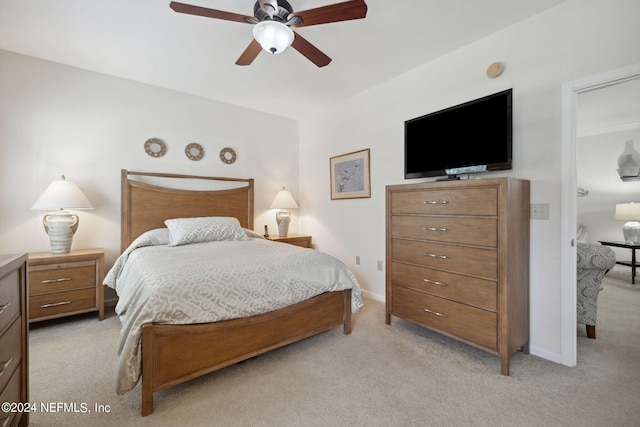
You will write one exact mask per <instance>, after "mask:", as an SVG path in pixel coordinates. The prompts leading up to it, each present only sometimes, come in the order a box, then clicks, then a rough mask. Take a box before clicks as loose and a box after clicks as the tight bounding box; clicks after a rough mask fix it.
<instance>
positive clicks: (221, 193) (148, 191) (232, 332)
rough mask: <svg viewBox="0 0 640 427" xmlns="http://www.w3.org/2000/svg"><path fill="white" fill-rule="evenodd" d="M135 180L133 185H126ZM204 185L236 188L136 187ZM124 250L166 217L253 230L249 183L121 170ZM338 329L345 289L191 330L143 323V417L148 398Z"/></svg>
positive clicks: (347, 298)
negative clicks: (213, 220) (227, 222)
mask: <svg viewBox="0 0 640 427" xmlns="http://www.w3.org/2000/svg"><path fill="white" fill-rule="evenodd" d="M130 176H137V177H139V179H132V178H130ZM144 177H151V179H153V180H158V179H159V180H161V181H164V180H165V178H166V179H168V180H167V181H171V180H174V179H177V180H200V181H202V180H210V181H216V182H227V183H228V182H231V183H235V184H238V185H241V186H240V187H239V188H233V189H225V190H183V189H176V188H167V187H164V186H159V185H156V184H150V183H145V182H141V180H140V179H142V180H144V179H145V178H144ZM121 179H122V218H121V220H122V224H121V225H122V235H121V247H122V251H124V250H125V249H126V248H127V247H128V246H129V244H130V243H131V242H132V241H133V240H134V239H135V238H136V237H138V236H139V235H141V234H142V233H144V232H145V231H148V230H151V229H154V228H162V227H164V220H165V219H169V218H183V217H199V216H233V217H236V218H238V220H239V221H240V224H241V225H242V227H245V228H248V229H253V179H238V178H219V177H203V176H195V175H176V174H165V173H145V172H131V171H127V170H126V169H123V170H122V171H121ZM340 325H342V326H343V328H344V329H343V330H344V333H345V334H350V333H351V290H350V289H349V290H345V291H340V292H326V293H323V294H321V295H318V296H316V297H314V298H312V299H310V300H307V301H304V302H301V303H299V304H295V305H293V306H290V307H285V308H282V309H280V310H276V311H273V312H270V313H265V314H261V315H257V316H252V317H247V318H241V319H234V320H228V321H223V322H216V323H206V324H196V325H168V324H155V323H147V324H145V325H143V326H142V415H143V416H145V415H149V414H151V413H152V412H153V393H154V392H156V391H159V390H163V389H165V388H168V387H171V386H174V385H177V384H180V383H183V382H185V381H188V380H190V379H193V378H196V377H199V376H201V375H204V374H207V373H210V372H213V371H215V370H218V369H221V368H224V367H226V366H229V365H232V364H234V363H237V362H240V361H243V360H246V359H249V358H251V357H255V356H257V355H259V354H262V353H265V352H267V351H270V350H273V349H276V348H279V347H283V346H285V345H288V344H291V343H293V342H296V341H300V340H302V339H305V338H308V337H310V336H313V335H316V334H319V333H321V332H325V331H327V330H330V329H333V328H335V327H336V326H340Z"/></svg>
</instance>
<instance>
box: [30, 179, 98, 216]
mask: <svg viewBox="0 0 640 427" xmlns="http://www.w3.org/2000/svg"><path fill="white" fill-rule="evenodd" d="M31 209H33V210H44V211H50V210H55V209H73V210H80V209H93V205H92V204H91V202H89V200H88V199H87V198H86V197H85V195H84V194H82V191H80V188H78V186H77V185H76V184H74V183H73V182H70V181H67V180H65V178H64V175H63V176H62V179H60V180H56V181H53V182H52V183H51V184H50V185H49V187H47V189H46V190H45V191H44V193H42V195H41V196H40V198H38V200H36V202H35V203H34V204H33V206H31Z"/></svg>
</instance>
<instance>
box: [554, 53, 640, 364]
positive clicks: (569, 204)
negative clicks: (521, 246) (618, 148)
mask: <svg viewBox="0 0 640 427" xmlns="http://www.w3.org/2000/svg"><path fill="white" fill-rule="evenodd" d="M634 79H640V64H636V65H633V66H630V67H627V68H623V69H618V70H613V71H610V72H607V73H603V74H599V75H595V76H592V77H588V78H586V79H581V80H577V81H573V82H568V83H565V84H564V85H563V87H562V178H561V179H562V189H561V200H562V208H561V237H560V244H561V250H560V260H561V283H562V285H561V295H560V300H561V302H560V304H561V308H560V318H561V332H560V335H561V338H560V339H561V359H562V360H561V363H562V364H563V365H566V366H575V365H576V359H577V336H576V327H577V322H576V268H575V260H576V248H575V238H576V227H577V224H576V222H577V221H576V217H577V202H576V200H577V169H576V150H577V113H578V96H579V95H580V94H584V93H587V92H590V91H594V90H599V89H603V88H606V87H609V86H613V85H617V84H619V83H622V82H625V81H629V80H634ZM611 167H612V168H614V167H615V165H612V166H611Z"/></svg>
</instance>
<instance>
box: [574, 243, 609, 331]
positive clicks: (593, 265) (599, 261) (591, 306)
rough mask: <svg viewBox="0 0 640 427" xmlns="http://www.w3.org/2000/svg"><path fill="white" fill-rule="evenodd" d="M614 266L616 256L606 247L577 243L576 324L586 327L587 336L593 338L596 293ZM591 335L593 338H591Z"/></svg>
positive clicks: (596, 301)
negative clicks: (606, 274)
mask: <svg viewBox="0 0 640 427" xmlns="http://www.w3.org/2000/svg"><path fill="white" fill-rule="evenodd" d="M615 264H616V254H615V252H613V250H612V249H611V248H610V247H608V246H602V245H596V244H592V243H578V247H577V268H578V274H577V278H578V286H577V288H578V290H577V291H578V304H577V318H578V323H584V324H585V325H587V336H589V338H595V326H596V314H597V303H598V293H599V292H600V290H601V289H602V288H603V286H602V279H603V278H604V275H605V273H606V272H607V271H609V270H611V269H612V268H613V266H614V265H615ZM592 335H593V336H592Z"/></svg>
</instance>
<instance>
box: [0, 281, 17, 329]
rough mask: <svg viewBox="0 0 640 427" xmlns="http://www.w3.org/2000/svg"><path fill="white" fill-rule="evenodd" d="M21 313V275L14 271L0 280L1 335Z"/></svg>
mask: <svg viewBox="0 0 640 427" xmlns="http://www.w3.org/2000/svg"><path fill="white" fill-rule="evenodd" d="M18 313H20V273H19V272H18V270H14V271H12V272H10V273H9V274H7V275H6V276H5V277H3V278H2V279H0V333H1V332H2V331H3V330H4V328H6V327H7V326H8V325H9V323H11V321H12V320H13V319H14V318H15V317H16V316H17V315H18Z"/></svg>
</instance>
